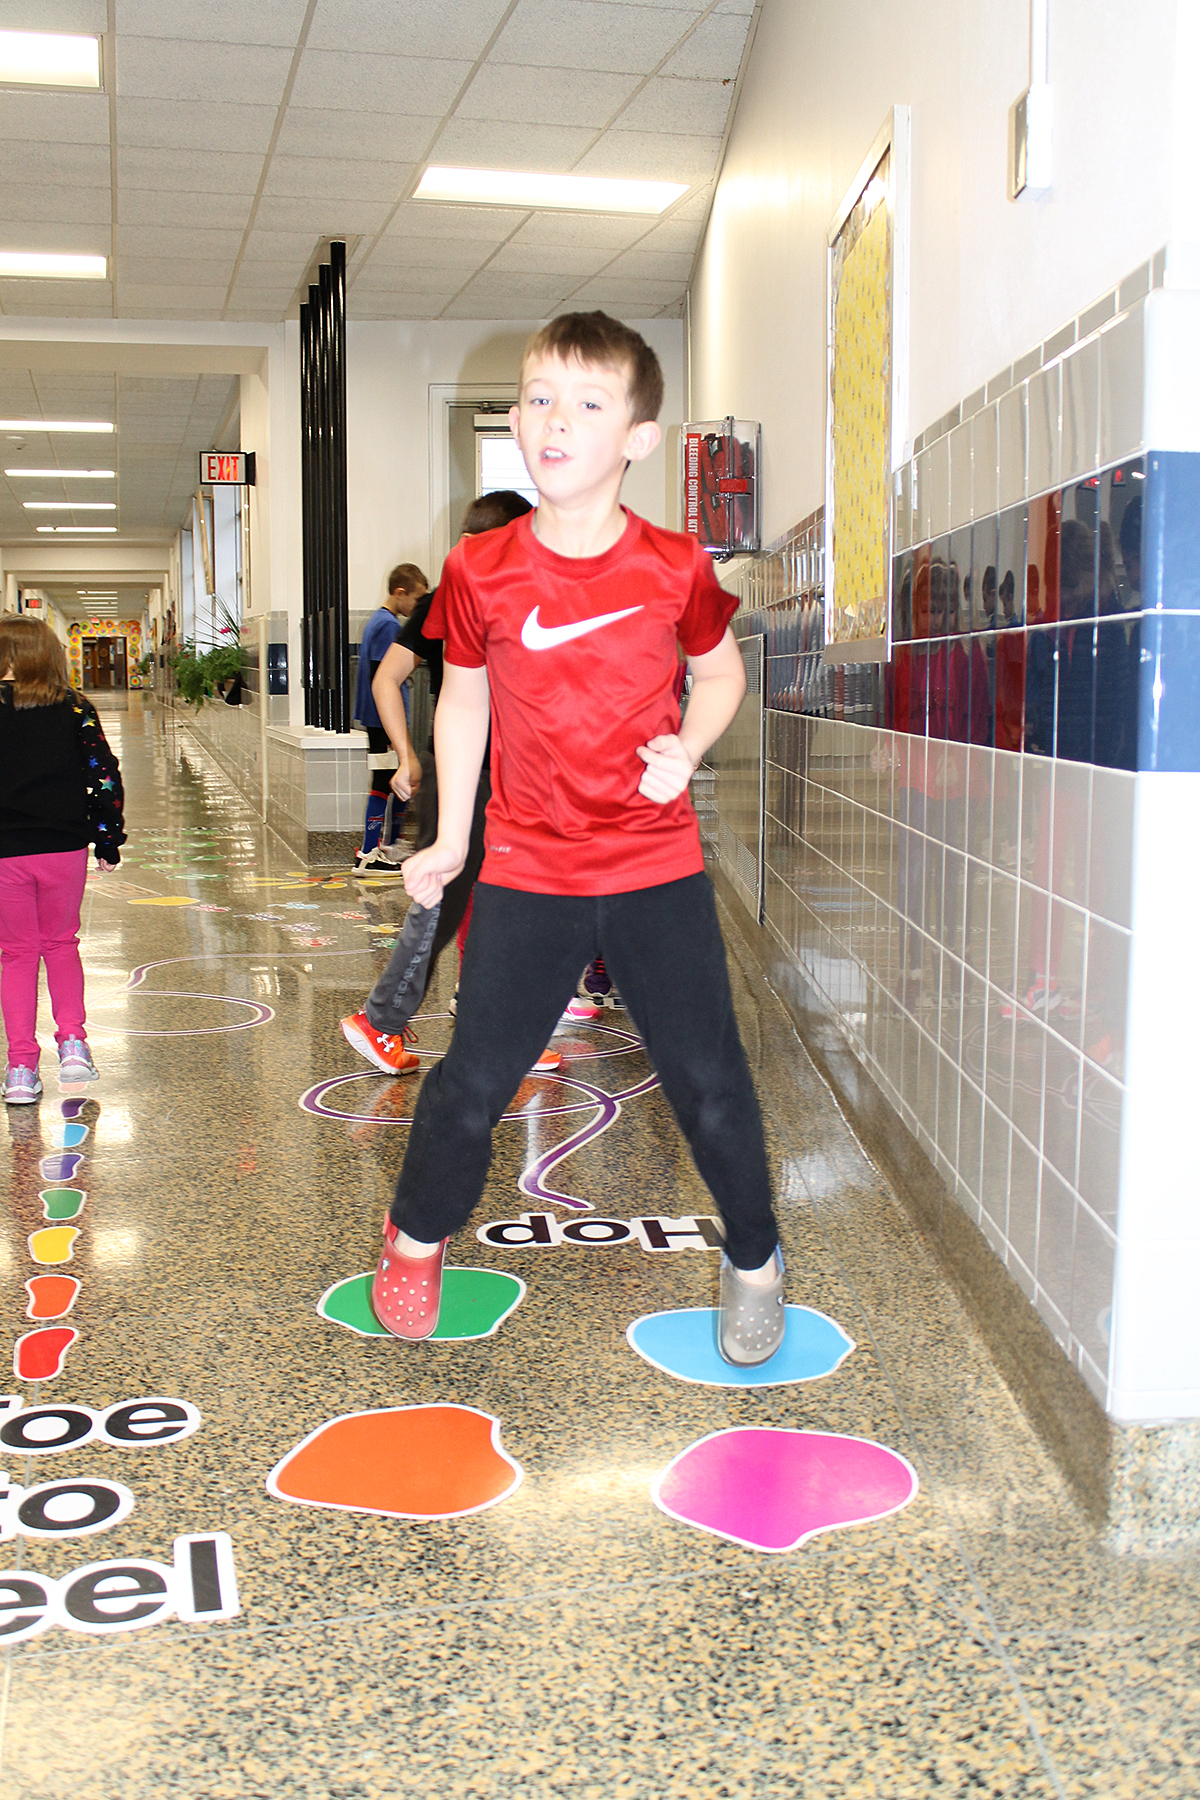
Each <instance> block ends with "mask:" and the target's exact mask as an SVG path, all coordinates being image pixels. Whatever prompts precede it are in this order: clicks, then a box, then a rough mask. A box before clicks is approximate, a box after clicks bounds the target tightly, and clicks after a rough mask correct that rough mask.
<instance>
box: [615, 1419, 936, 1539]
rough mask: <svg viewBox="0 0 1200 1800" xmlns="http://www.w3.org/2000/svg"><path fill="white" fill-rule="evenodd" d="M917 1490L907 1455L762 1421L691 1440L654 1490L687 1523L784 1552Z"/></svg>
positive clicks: (866, 1441) (895, 1504)
mask: <svg viewBox="0 0 1200 1800" xmlns="http://www.w3.org/2000/svg"><path fill="white" fill-rule="evenodd" d="M917 1486H918V1483H917V1472H916V1470H915V1469H914V1468H913V1466H912V1464H911V1463H910V1462H909V1461H908V1459H907V1458H906V1457H903V1456H901V1455H900V1454H899V1452H898V1451H895V1450H889V1449H887V1448H886V1447H885V1446H884V1445H883V1444H876V1443H873V1442H872V1441H871V1439H870V1438H859V1437H843V1436H841V1435H840V1434H838V1433H834V1432H827V1431H789V1430H781V1429H776V1428H773V1427H765V1426H764V1427H757V1426H756V1427H750V1428H746V1429H739V1430H734V1431H715V1432H713V1433H712V1435H711V1436H710V1437H706V1438H701V1439H700V1441H699V1443H696V1444H691V1445H689V1446H688V1448H687V1449H686V1450H684V1451H682V1452H681V1453H680V1455H678V1456H677V1457H675V1459H674V1461H673V1462H670V1463H668V1465H667V1467H666V1468H665V1469H664V1470H663V1471H662V1473H661V1475H658V1476H657V1477H656V1478H655V1480H654V1482H653V1484H652V1486H651V1489H650V1494H651V1498H652V1499H653V1501H654V1504H655V1505H656V1506H657V1507H659V1508H660V1509H661V1510H662V1511H663V1512H665V1513H667V1514H668V1516H669V1517H670V1518H672V1519H678V1520H680V1521H681V1523H683V1524H684V1525H694V1526H696V1527H697V1529H698V1530H700V1531H710V1532H712V1533H713V1535H714V1536H716V1537H723V1538H729V1539H731V1540H732V1542H733V1543H735V1544H744V1545H745V1546H746V1548H747V1549H748V1550H763V1551H768V1552H773V1553H775V1554H779V1553H780V1552H782V1551H785V1550H796V1549H798V1548H799V1547H800V1545H801V1544H803V1543H805V1542H806V1541H807V1540H808V1539H809V1538H811V1537H816V1536H817V1534H818V1533H819V1532H822V1531H836V1530H838V1529H839V1528H840V1527H842V1526H847V1525H865V1524H867V1523H868V1522H869V1521H870V1520H872V1519H883V1518H886V1517H887V1515H888V1514H889V1513H894V1512H899V1511H900V1509H901V1507H904V1506H907V1505H908V1504H909V1502H910V1501H911V1500H912V1499H914V1498H915V1496H916V1493H917Z"/></svg>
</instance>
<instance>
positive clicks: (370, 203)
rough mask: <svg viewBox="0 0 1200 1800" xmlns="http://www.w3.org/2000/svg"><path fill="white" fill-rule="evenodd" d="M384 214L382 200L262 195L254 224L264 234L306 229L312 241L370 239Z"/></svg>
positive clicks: (385, 207)
mask: <svg viewBox="0 0 1200 1800" xmlns="http://www.w3.org/2000/svg"><path fill="white" fill-rule="evenodd" d="M387 214H388V203H387V201H386V200H312V199H305V200H295V199H292V198H291V197H290V196H287V195H281V194H264V195H263V198H262V199H261V200H260V201H259V205H258V211H257V213H256V214H255V215H254V223H255V226H256V227H257V226H261V227H262V228H263V230H265V231H284V232H288V231H291V232H296V231H301V230H305V229H307V230H308V231H311V232H312V234H313V240H314V242H315V241H316V239H317V238H322V237H338V236H346V237H373V236H374V235H375V233H376V232H377V231H378V230H379V228H380V226H381V225H382V224H383V221H384V220H385V219H386V218H387Z"/></svg>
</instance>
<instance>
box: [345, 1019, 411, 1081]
mask: <svg viewBox="0 0 1200 1800" xmlns="http://www.w3.org/2000/svg"><path fill="white" fill-rule="evenodd" d="M342 1036H343V1037H344V1038H345V1040H346V1042H347V1043H348V1044H349V1045H350V1047H351V1049H353V1050H357V1051H358V1054H359V1055H360V1056H365V1057H366V1059H367V1061H368V1062H369V1063H374V1065H375V1067H376V1068H377V1069H382V1070H383V1072H384V1074H385V1075H410V1074H411V1073H412V1071H413V1070H414V1069H419V1068H420V1066H421V1059H420V1057H419V1056H414V1054H413V1052H412V1051H411V1050H406V1049H405V1048H404V1042H405V1039H407V1040H408V1042H409V1043H410V1044H415V1043H416V1041H417V1034H416V1032H415V1031H414V1030H413V1028H412V1026H411V1025H406V1026H405V1027H404V1031H403V1033H402V1034H401V1036H399V1037H395V1036H393V1034H392V1033H391V1032H389V1031H376V1029H375V1027H374V1026H373V1025H372V1023H371V1021H370V1019H368V1017H367V1015H366V1013H365V1012H356V1013H351V1014H350V1015H349V1017H348V1018H345V1019H343V1020H342Z"/></svg>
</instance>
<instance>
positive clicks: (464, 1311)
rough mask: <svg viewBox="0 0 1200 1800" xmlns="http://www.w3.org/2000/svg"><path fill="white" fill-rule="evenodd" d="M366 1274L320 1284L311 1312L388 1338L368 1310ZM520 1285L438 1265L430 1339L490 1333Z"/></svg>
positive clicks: (512, 1307) (510, 1308) (514, 1302)
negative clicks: (437, 1302) (438, 1297)
mask: <svg viewBox="0 0 1200 1800" xmlns="http://www.w3.org/2000/svg"><path fill="white" fill-rule="evenodd" d="M371 1279H372V1277H371V1275H370V1274H367V1275H350V1276H348V1277H347V1278H346V1279H345V1280H344V1281H335V1282H334V1284H333V1286H332V1287H329V1288H326V1290H325V1292H324V1293H323V1294H322V1295H321V1298H320V1299H319V1300H318V1301H317V1311H318V1313H319V1314H320V1316H321V1317H322V1318H323V1319H328V1320H329V1323H330V1324H331V1325H342V1326H344V1327H345V1328H346V1330H347V1331H353V1332H354V1333H355V1334H356V1336H358V1337H381V1338H390V1337H391V1335H392V1334H391V1332H390V1331H389V1330H388V1329H387V1327H386V1326H385V1325H381V1324H380V1323H379V1320H378V1319H377V1318H376V1317H375V1314H374V1312H373V1311H372V1309H371ZM525 1292H526V1289H525V1283H524V1282H523V1281H522V1280H520V1278H519V1277H518V1276H516V1275H509V1274H508V1273H507V1271H506V1270H504V1269H449V1268H447V1269H443V1271H442V1305H441V1311H440V1312H439V1313H438V1322H437V1327H436V1329H435V1330H434V1332H433V1335H432V1339H431V1342H434V1343H439V1342H440V1343H444V1344H445V1343H451V1344H461V1343H466V1342H467V1341H468V1340H469V1339H471V1338H485V1337H493V1336H494V1335H495V1333H496V1332H497V1331H499V1329H500V1327H501V1325H503V1323H504V1321H505V1319H507V1318H508V1316H509V1314H510V1313H512V1312H515V1311H516V1309H517V1307H518V1306H520V1304H521V1302H522V1300H523V1299H524V1298H525Z"/></svg>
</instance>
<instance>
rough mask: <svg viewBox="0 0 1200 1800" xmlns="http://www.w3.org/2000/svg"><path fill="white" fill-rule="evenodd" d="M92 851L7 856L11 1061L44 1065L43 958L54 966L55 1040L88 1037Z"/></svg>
mask: <svg viewBox="0 0 1200 1800" xmlns="http://www.w3.org/2000/svg"><path fill="white" fill-rule="evenodd" d="M87 861H88V853H87V851H86V850H54V851H51V852H49V853H48V854H46V855H43V856H0V1012H3V1014H4V1030H5V1033H6V1035H7V1037H8V1060H9V1062H10V1063H14V1064H16V1063H20V1064H24V1065H25V1067H27V1068H30V1069H36V1068H37V1065H38V1041H37V1002H38V963H39V962H44V963H45V965H46V982H47V985H48V986H49V989H50V1004H51V1006H52V1007H53V1008H54V1023H55V1026H56V1028H57V1029H56V1030H55V1033H54V1035H55V1038H56V1039H57V1041H58V1042H59V1043H60V1044H61V1043H62V1041H63V1039H64V1038H82V1037H86V1036H87V1033H86V1032H85V1030H84V1017H85V1014H84V1010H83V963H82V962H81V961H80V958H79V908H80V905H81V903H82V901H83V886H84V882H85V881H86V880H87Z"/></svg>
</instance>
